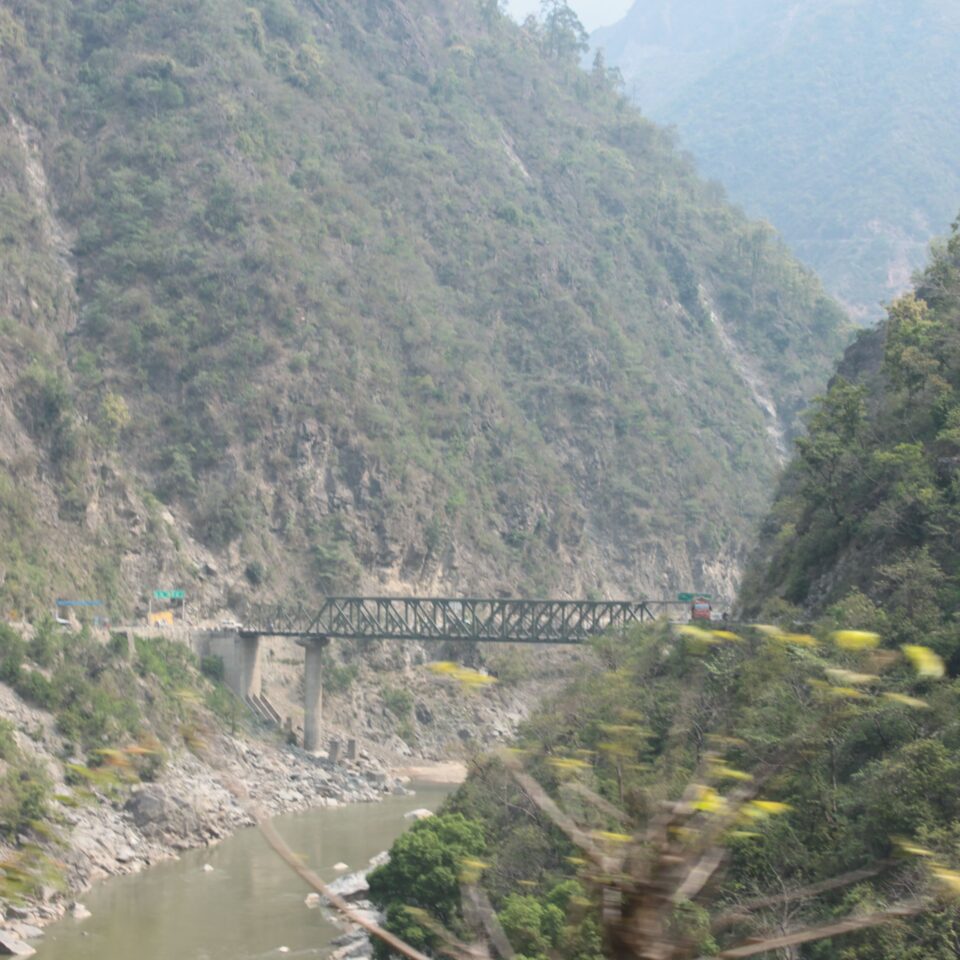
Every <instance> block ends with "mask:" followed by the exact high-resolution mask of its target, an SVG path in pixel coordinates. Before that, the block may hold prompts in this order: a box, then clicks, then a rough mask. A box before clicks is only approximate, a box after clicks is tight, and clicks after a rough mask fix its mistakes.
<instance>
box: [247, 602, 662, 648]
mask: <svg viewBox="0 0 960 960" xmlns="http://www.w3.org/2000/svg"><path fill="white" fill-rule="evenodd" d="M651 606H653V603H652V602H651V601H647V600H634V601H629V600H623V601H612V600H505V599H497V600H491V599H457V598H443V597H435V598H422V597H329V598H327V599H325V600H324V601H323V602H322V603H321V604H320V605H319V606H318V607H312V608H311V607H307V606H306V605H304V604H296V605H288V604H274V605H259V606H254V607H252V608H251V609H250V611H249V613H248V615H247V617H246V618H245V622H244V628H243V632H244V633H248V634H261V635H271V636H296V637H328V638H333V639H349V640H355V639H385V640H426V641H429V640H434V641H441V640H474V641H486V642H498V643H551V644H557V643H582V642H584V641H585V640H586V639H588V638H589V637H591V636H595V635H597V634H600V633H604V632H605V631H607V630H611V629H623V628H624V627H629V626H631V625H632V624H635V623H643V622H645V621H648V620H653V619H655V615H654V613H653V611H652V609H651Z"/></svg>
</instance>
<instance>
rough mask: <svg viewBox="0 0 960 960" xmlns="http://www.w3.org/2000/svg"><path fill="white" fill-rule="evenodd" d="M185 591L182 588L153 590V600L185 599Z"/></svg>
mask: <svg viewBox="0 0 960 960" xmlns="http://www.w3.org/2000/svg"><path fill="white" fill-rule="evenodd" d="M186 596H187V594H186V592H185V591H183V590H154V591H153V599H154V600H185V599H186Z"/></svg>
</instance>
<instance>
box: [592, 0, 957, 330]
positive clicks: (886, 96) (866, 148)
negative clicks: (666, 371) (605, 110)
mask: <svg viewBox="0 0 960 960" xmlns="http://www.w3.org/2000/svg"><path fill="white" fill-rule="evenodd" d="M594 40H595V43H596V44H598V45H600V46H603V47H606V49H607V53H608V58H609V60H610V61H611V62H612V63H614V64H616V65H618V66H619V67H620V68H621V69H622V71H623V73H624V74H625V77H626V79H627V86H628V89H629V90H631V91H632V93H633V94H634V96H635V97H636V99H637V101H638V102H639V103H640V104H641V105H642V106H643V109H644V111H645V112H647V113H648V114H649V115H650V116H651V117H653V118H654V119H656V120H659V121H662V122H667V123H672V124H676V126H677V128H678V129H679V131H680V134H681V137H682V140H683V143H684V145H685V146H687V147H689V149H690V150H691V151H692V152H693V153H694V155H695V156H696V157H697V160H698V162H699V164H700V167H701V169H702V170H703V172H704V173H705V174H706V175H708V176H710V177H715V178H717V179H718V180H720V181H721V182H722V183H723V184H724V185H725V186H726V187H727V188H728V189H729V191H730V193H731V194H732V196H733V197H734V198H735V199H736V200H737V201H738V202H740V203H743V204H744V205H745V206H746V208H747V210H748V211H749V212H750V213H751V214H753V215H757V216H763V217H766V218H767V219H769V220H770V221H771V222H772V223H773V224H774V225H775V226H776V227H777V229H778V230H780V231H781V232H782V233H783V234H784V236H785V238H786V239H787V241H788V242H789V243H790V245H791V247H792V248H793V249H794V250H795V251H796V252H797V254H798V255H799V256H800V258H801V259H802V260H804V261H805V262H807V263H809V264H810V265H811V266H813V267H814V268H815V269H816V270H817V272H818V273H819V274H820V275H821V276H822V277H823V279H824V282H825V284H826V286H827V287H828V289H830V290H831V291H832V292H833V293H835V294H836V295H838V296H839V297H840V298H841V299H842V300H844V301H845V302H846V303H847V304H848V305H849V306H850V307H851V308H852V310H853V311H854V312H855V314H856V315H858V316H860V317H862V318H863V319H873V318H875V317H877V316H878V315H879V313H880V310H879V304H880V302H881V301H883V302H888V301H889V300H890V299H891V298H892V297H894V296H896V295H897V294H898V293H900V292H902V290H903V289H904V288H905V287H906V286H907V285H908V283H909V279H910V274H911V271H912V270H913V269H916V268H919V267H920V266H921V265H922V262H923V259H924V256H925V252H926V248H927V245H928V243H929V241H930V239H931V237H933V236H936V235H940V234H943V233H945V232H946V230H947V228H948V223H949V220H948V218H947V217H945V216H944V211H951V210H955V209H957V207H958V206H960V173H958V171H957V168H956V164H955V163H953V159H952V158H953V157H955V156H956V154H957V150H958V149H960V133H958V131H960V105H958V101H957V97H956V96H955V94H954V91H955V90H956V88H957V86H958V83H960V67H958V64H960V10H958V8H957V6H956V4H953V3H948V2H945V0H923V2H921V3H908V2H905V0H882V2H879V3H864V2H853V3H851V2H844V0H815V2H812V3H803V4H800V3H796V2H795V0H772V2H770V0H766V2H761V0H726V2H724V3H716V2H714V0H654V2H646V0H644V2H642V3H637V4H636V5H635V7H634V8H633V9H632V10H631V12H630V13H629V14H628V15H627V17H626V18H625V19H624V20H623V21H622V22H621V23H620V24H618V25H616V26H615V27H611V28H608V29H605V30H601V31H599V32H598V33H597V34H596V36H595V38H594Z"/></svg>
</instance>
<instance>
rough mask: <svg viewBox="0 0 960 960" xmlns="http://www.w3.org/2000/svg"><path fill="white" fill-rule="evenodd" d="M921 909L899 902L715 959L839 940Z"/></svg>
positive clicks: (732, 959) (756, 943)
mask: <svg viewBox="0 0 960 960" xmlns="http://www.w3.org/2000/svg"><path fill="white" fill-rule="evenodd" d="M925 909H926V905H925V904H923V903H920V902H918V901H917V902H913V903H902V904H900V905H899V906H896V907H891V908H890V909H889V910H882V911H880V912H878V913H870V914H867V915H866V916H863V917H848V918H847V919H846V920H841V921H840V922H839V923H833V924H825V925H823V926H820V927H809V928H808V929H806V930H799V931H797V932H796V933H788V934H786V935H785V936H782V937H773V938H771V939H769V940H759V941H754V942H752V943H746V944H743V945H741V946H739V947H733V948H732V949H730V950H723V951H721V952H720V953H718V954H717V956H718V957H722V958H724V960H739V958H740V957H753V956H756V955H757V954H758V953H766V952H767V951H768V950H780V949H782V948H783V947H792V946H796V945H797V944H800V943H810V941H812V940H827V939H829V938H830V937H842V936H845V935H846V934H848V933H857V932H858V931H860V930H867V929H869V928H870V927H878V926H881V925H882V924H884V923H890V921H891V920H900V919H903V918H904V917H915V916H916V915H917V914H918V913H922V912H923V911H924V910H925ZM699 960H710V958H709V957H700V958H699Z"/></svg>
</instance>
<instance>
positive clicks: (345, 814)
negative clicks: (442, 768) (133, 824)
mask: <svg viewBox="0 0 960 960" xmlns="http://www.w3.org/2000/svg"><path fill="white" fill-rule="evenodd" d="M453 789H454V788H453V787H450V786H439V785H418V786H417V787H416V796H413V797H390V798H388V799H386V800H384V801H383V802H381V803H370V804H361V803H358V804H350V805H347V806H344V807H335V808H326V807H325V808H322V809H318V810H313V811H309V812H307V813H301V814H295V815H291V816H285V817H278V818H277V819H276V820H275V821H274V823H275V824H276V826H277V829H278V830H279V831H280V834H281V836H283V838H284V839H285V840H286V841H287V843H288V845H289V846H290V848H291V849H292V850H293V851H294V852H295V853H297V854H298V855H301V856H303V857H304V858H305V860H306V862H307V864H309V865H310V866H312V867H314V868H315V869H316V870H317V872H318V873H319V874H320V876H321V877H322V878H323V879H324V880H327V881H329V880H333V879H334V878H335V877H336V876H337V875H338V874H337V872H336V871H335V870H334V869H333V865H334V864H336V863H339V862H343V863H346V864H348V865H349V867H350V869H351V871H353V870H360V869H364V868H366V867H367V866H368V863H369V860H370V858H371V857H374V856H376V855H377V854H378V853H380V852H381V851H383V850H386V849H388V848H389V847H390V845H391V844H392V843H393V841H394V840H395V839H396V838H397V837H398V836H399V835H400V834H401V833H402V832H403V831H404V830H405V829H406V828H407V827H409V826H410V825H411V822H412V821H410V820H408V819H405V817H404V814H406V813H409V812H410V811H411V810H416V809H418V808H419V807H426V808H427V809H429V810H436V808H437V806H438V805H439V804H440V802H441V800H442V799H443V798H444V797H445V796H446V795H447V794H448V793H450V792H451V790H453ZM206 864H209V865H210V866H211V867H213V870H212V871H206V870H204V866H205V865H206ZM307 893H309V890H308V888H306V887H305V886H304V884H303V882H302V881H301V880H300V879H299V878H298V877H297V876H296V875H295V874H294V873H293V872H292V871H291V870H290V868H289V867H288V866H287V865H286V864H285V863H284V862H283V861H282V860H280V858H279V857H278V856H277V855H276V854H275V853H274V852H273V851H272V850H271V849H270V848H269V847H268V846H267V843H266V841H265V840H264V839H263V837H262V836H261V835H260V832H259V831H258V830H256V829H248V830H243V831H241V832H240V833H238V834H236V835H235V836H233V837H230V838H229V839H227V840H225V841H223V843H221V844H219V845H218V846H216V847H211V848H205V849H201V850H192V851H190V852H188V853H185V854H183V856H182V857H181V858H180V860H178V861H171V862H169V863H161V864H159V865H157V866H155V867H151V868H150V869H149V870H146V871H144V872H143V873H140V874H136V875H133V876H129V877H118V878H116V879H113V880H109V881H107V882H106V883H103V884H101V885H99V886H97V887H95V888H94V889H93V890H91V891H90V892H89V893H87V894H86V895H85V896H84V897H83V903H84V904H85V905H86V906H87V907H88V908H89V910H90V911H91V912H92V914H93V916H92V917H90V918H89V919H87V920H81V921H78V920H74V919H72V918H70V917H68V918H67V919H65V920H61V921H60V922H58V923H56V924H53V925H51V926H50V927H48V928H47V931H46V934H45V936H44V937H43V939H42V940H38V941H36V942H35V943H34V946H35V947H36V948H37V951H38V952H37V957H36V960H268V958H269V960H283V958H294V957H323V956H325V955H326V954H328V953H329V952H330V941H331V940H333V939H335V938H336V937H338V936H339V935H340V933H341V932H342V930H340V929H339V928H338V927H336V926H335V925H334V924H333V923H331V922H330V920H329V919H327V918H326V916H325V914H326V911H325V910H319V909H314V910H310V909H308V908H307V907H306V906H305V904H304V898H305V897H306V895H307ZM280 947H286V948H288V951H289V952H282V951H280V950H279V948H280Z"/></svg>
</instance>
